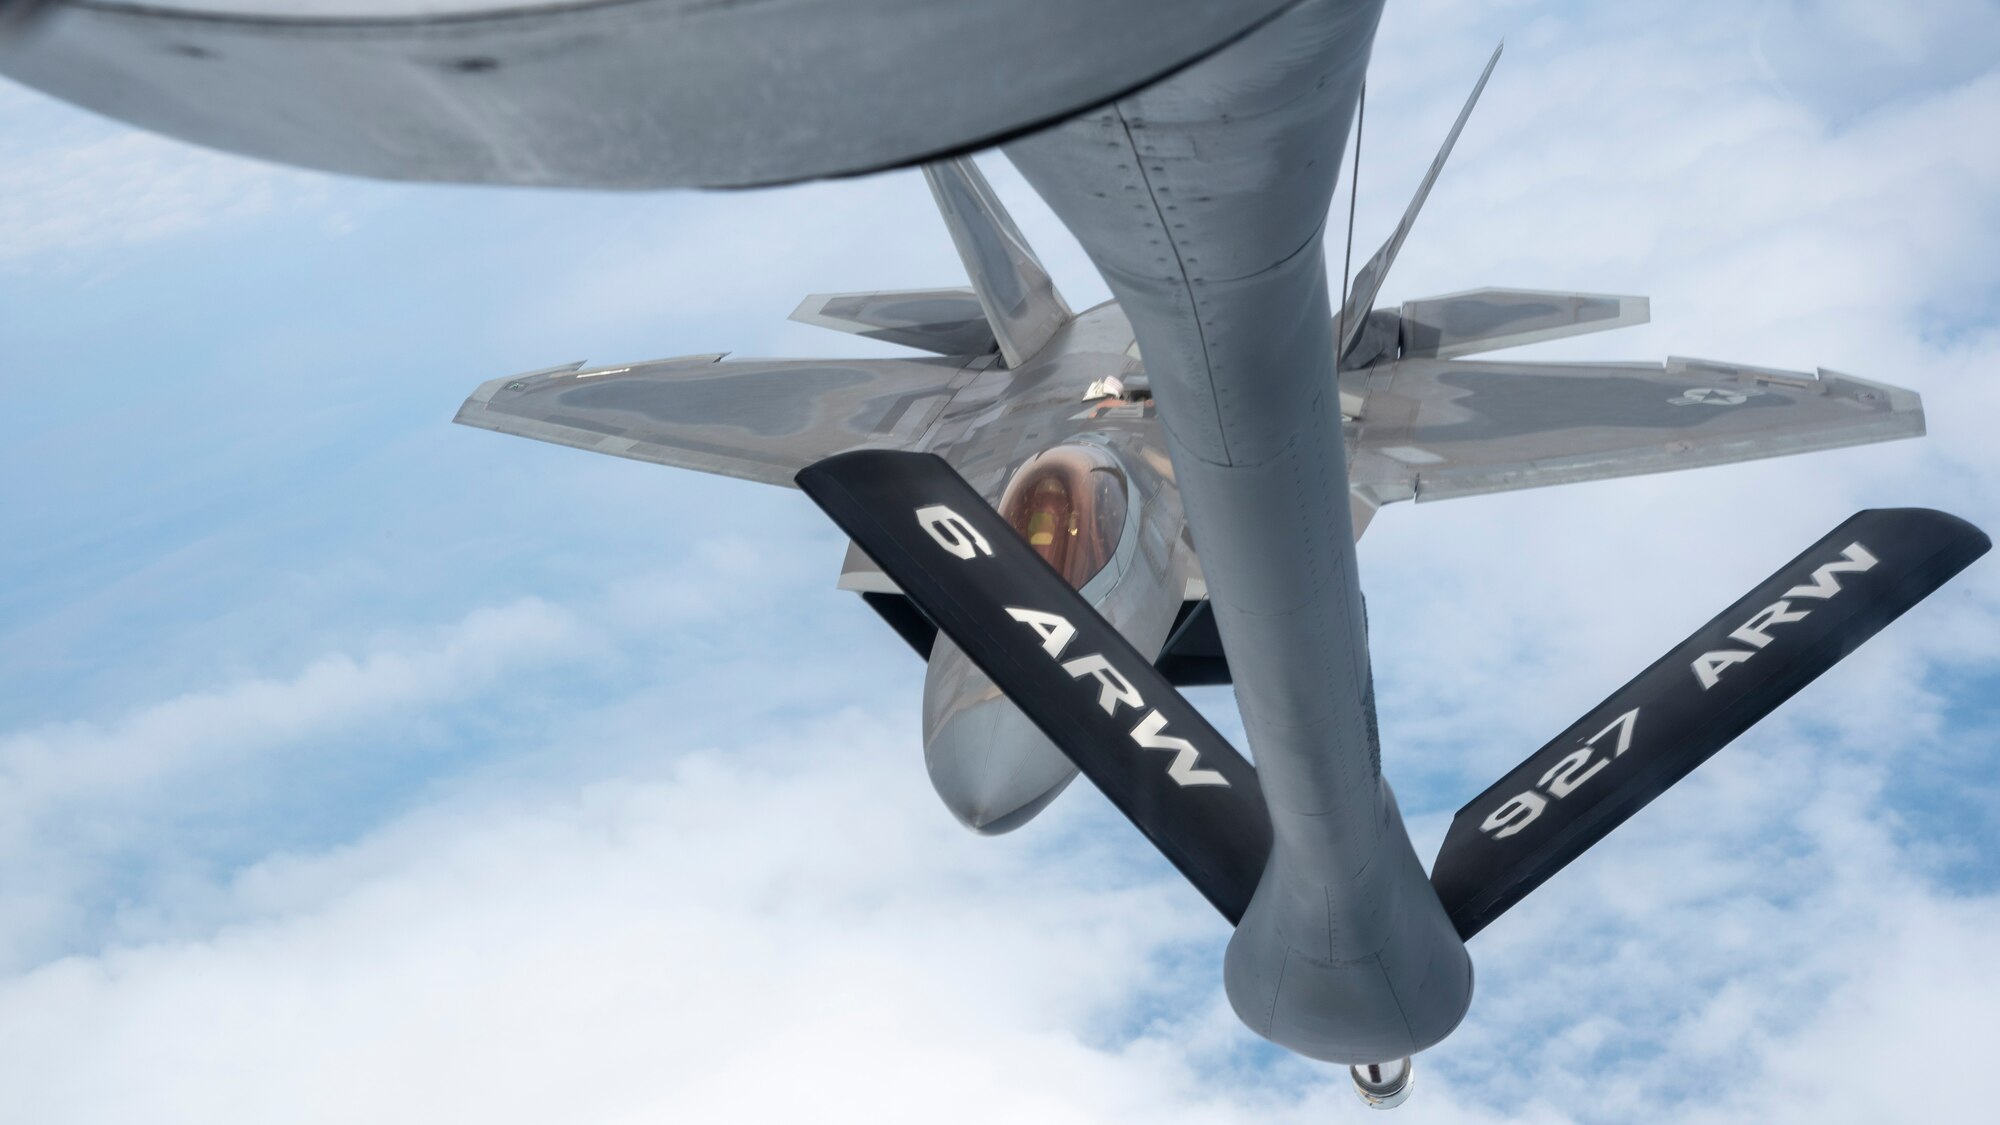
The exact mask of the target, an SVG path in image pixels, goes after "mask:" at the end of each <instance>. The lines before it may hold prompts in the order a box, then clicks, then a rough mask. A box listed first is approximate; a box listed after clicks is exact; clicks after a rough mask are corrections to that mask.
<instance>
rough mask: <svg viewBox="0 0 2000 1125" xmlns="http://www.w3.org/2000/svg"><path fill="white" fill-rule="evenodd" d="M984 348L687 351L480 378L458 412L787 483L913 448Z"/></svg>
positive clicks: (500, 426)
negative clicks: (855, 452)
mask: <svg viewBox="0 0 2000 1125" xmlns="http://www.w3.org/2000/svg"><path fill="white" fill-rule="evenodd" d="M989 362H991V358H990V357H987V356H952V357H947V358H943V359H929V358H914V359H818V360H814V359H744V360H733V361H724V360H723V357H722V355H721V354H714V355H694V356H681V357H679V358H676V359H661V360H654V361H652V362H649V363H634V364H629V365H626V366H622V367H601V368H592V369H583V365H582V364H574V365H570V366H565V367H555V368H549V369H546V370H543V371H535V372H530V373H528V374H525V375H514V376H510V377H507V378H502V379H495V380H493V381H491V382H489V383H485V384H482V385H481V386H480V388H479V389H478V390H476V391H474V392H473V393H472V397H470V398H468V399H466V400H465V405H463V406H461V407H459V410H458V417H457V418H455V419H453V420H454V421H456V422H458V423H460V424H461V425H466V426H477V427H479V428H481V429H487V430H498V431H499V432H501V433H506V434H516V435H518V436H521V437H530V438H535V439H537V440H540V441H548V442H555V443H556V444H558V445H571V446H575V447H576V448H578V449H588V450H592V451H594V452H598V453H609V454H612V455H613V456H617V457H629V458H632V459H633V460H636V461H651V462H653V463H654V464H659V465H672V466H675V467H677V468H683V469H697V470H700V471H702V472H707V473H719V474H721V475H723V476H731V477H741V478H743V479H745V480H754V481H762V482H764V483H766V484H780V485H787V486H790V485H791V484H792V476H793V474H795V473H797V472H798V471H799V470H800V469H803V468H805V467H806V466H807V465H810V464H812V463H813V462H815V461H819V460H821V459H823V458H826V457H830V456H832V455H833V454H836V453H843V452H846V451H848V450H852V449H908V448H911V447H913V446H915V445H916V444H917V442H918V441H919V440H920V439H921V438H922V437H923V435H924V433H925V431H927V430H928V429H929V428H930V424H931V422H932V421H933V420H934V419H936V417H937V414H938V412H939V411H940V410H942V409H943V408H944V404H945V402H946V401H947V400H948V399H949V398H950V397H951V395H952V392H953V391H954V390H955V389H956V387H957V385H958V380H960V379H961V377H968V376H969V374H970V372H971V371H973V370H975V369H977V368H978V367H980V366H983V365H985V364H987V363H989Z"/></svg>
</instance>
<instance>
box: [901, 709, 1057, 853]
mask: <svg viewBox="0 0 2000 1125" xmlns="http://www.w3.org/2000/svg"><path fill="white" fill-rule="evenodd" d="M924 765H925V766H926V767H928V769H929V770H930V775H931V785H932V786H933V787H934V788H936V789H937V793H938V796H939V797H941V798H943V800H944V803H945V807H946V808H948V809H950V810H951V814H952V815H953V816H955V817H957V818H958V820H959V823H961V824H964V825H965V826H966V827H967V828H970V829H972V830H973V831H974V832H978V833H980V834H981V835H985V836H997V835H999V834H1000V833H1002V832H1011V831H1013V830H1014V829H1016V828H1019V827H1020V826H1021V825H1023V824H1026V823H1027V822H1028V821H1030V820H1032V819H1034V816H1035V814H1036V813H1038V812H1041V811H1042V810H1043V809H1044V808H1046V807H1048V804H1049V802H1050V801H1053V800H1055V799H1056V795H1057V794H1058V793H1061V792H1062V791H1063V787H1064V786H1066V785H1068V784H1069V783H1070V779H1071V778H1073V777H1075V776H1076V767H1075V766H1074V765H1072V764H1070V760H1069V759H1068V758H1066V757H1064V756H1063V753H1062V751H1060V750H1057V749H1056V748H1055V746H1054V744H1052V743H1051V742H1049V740H1048V739H1047V738H1045V737H1044V736H1043V735H1042V732H1041V731H1039V730H1037V729H1035V726H1034V724H1033V723H1030V722H1029V721H1028V718H1027V716H1025V715H1023V714H1021V712H1020V710H1019V709H1018V708H1016V707H1015V706H1014V705H1013V704H1012V703H1009V702H1008V701H1007V700H1006V699H1005V698H1003V697H1000V696H998V695H996V696H994V697H993V698H989V699H984V700H980V701H978V702H975V703H971V704H969V705H967V706H962V707H960V708H957V709H955V711H954V713H953V714H952V715H951V716H950V717H949V718H947V719H946V720H945V721H944V722H943V723H941V724H939V725H938V727H937V728H936V729H935V730H934V731H932V732H931V735H930V737H929V738H928V739H926V740H925V742H924Z"/></svg>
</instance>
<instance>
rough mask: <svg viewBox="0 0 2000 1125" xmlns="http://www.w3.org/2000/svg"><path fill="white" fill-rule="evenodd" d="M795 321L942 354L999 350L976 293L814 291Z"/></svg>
mask: <svg viewBox="0 0 2000 1125" xmlns="http://www.w3.org/2000/svg"><path fill="white" fill-rule="evenodd" d="M791 319H793V320H796V321H798V322H799V323H800V324H814V325H818V326H819V327H821V328H831V329H833V330H834V331H836V332H849V333H852V334H854V335H856V336H865V337H867V338H868V339H870V340H880V341H882V342H883V343H885V344H900V345H902V346H903V347H906V348H916V349H918V350H919V351H926V352H936V353H937V354H939V355H984V354H986V353H987V352H992V351H997V350H999V347H1000V345H999V342H998V341H996V340H994V338H993V329H992V327H991V326H990V325H988V324H987V322H986V310H985V308H984V307H983V306H982V305H980V303H979V296H978V294H976V293H974V292H973V291H972V290H971V289H966V288H960V289H906V290H901V291H897V292H887V293H814V294H812V295H811V296H809V297H807V298H806V299H805V300H803V301H800V302H799V307H798V308H796V309H793V310H792V316H791Z"/></svg>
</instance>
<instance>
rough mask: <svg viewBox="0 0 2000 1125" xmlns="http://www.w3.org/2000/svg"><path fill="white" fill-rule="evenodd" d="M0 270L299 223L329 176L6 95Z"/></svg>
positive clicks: (68, 264)
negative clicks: (264, 223) (274, 222)
mask: <svg viewBox="0 0 2000 1125" xmlns="http://www.w3.org/2000/svg"><path fill="white" fill-rule="evenodd" d="M4 89H5V90H6V92H7V95H8V96H7V97H5V98H4V99H0V269H7V270H21V269H26V268H28V267H29V266H31V265H32V266H33V267H35V268H38V269H55V270H64V271H68V270H77V269H81V268H84V266H85V265H86V264H87V263H100V262H101V261H102V259H101V258H99V257H98V255H101V254H104V253H106V252H113V253H115V252H129V251H130V250H131V249H132V248H134V247H137V246H141V245H144V244H148V243H155V242H162V241H166V240H170V239H174V238H181V237H185V236H187V235H190V234H192V233H194V232H196V231H201V230H210V229H218V228H223V229H226V228H229V227H235V226H240V225H242V224H245V223H248V222H250V221H252V220H254V219H258V218H261V217H263V216H266V215H270V214H276V213H284V212H287V211H290V212H292V213H295V214H296V213H300V212H303V211H305V210H308V209H310V208H311V207H312V206H314V205H315V204H317V203H319V202H320V201H321V200H323V199H324V197H325V194H326V187H325V179H324V178H323V177H319V176H314V175H310V174H307V173H302V172H297V171H293V170H290V169H285V168H279V167H276V166H273V165H269V164H262V163H258V162H255V161H251V160H246V159H243V158H241V157H235V156H226V155H223V154H221V153H216V152H211V151H208V150H205V149H199V148H195V147H193V146H191V145H187V144H183V143H181V142H178V141H171V140H167V139H165V138H163V137H156V136H152V135H150V134H146V133H140V132H137V131H134V130H129V129H125V128H123V127H120V126H114V125H111V124H109V123H107V122H102V121H98V120H96V119H92V118H89V117H86V116H85V115H84V114H83V113H82V111H80V110H75V109H71V108H68V107H63V106H59V104H58V103H53V102H50V101H47V100H45V99H42V98H39V97H33V96H28V95H24V94H22V93H20V92H19V91H18V90H17V89H16V88H14V87H12V86H11V85H9V86H6V87H4Z"/></svg>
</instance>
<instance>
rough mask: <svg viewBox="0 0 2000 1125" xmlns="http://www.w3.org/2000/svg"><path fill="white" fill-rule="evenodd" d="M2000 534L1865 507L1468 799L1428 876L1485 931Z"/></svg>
mask: <svg viewBox="0 0 2000 1125" xmlns="http://www.w3.org/2000/svg"><path fill="white" fill-rule="evenodd" d="M1991 546H1992V542H1991V540H1989V539H1988V538H1987V537H1986V535H1985V533H1984V532H1981V531H1980V530H1979V529H1978V528H1976V527H1974V526H1972V525H1971V524H1969V523H1966V522H1965V521H1964V520H1961V519H1959V518H1957V517H1956V516H1950V515H1946V514H1944V513H1943V512H1934V511H1928V510H1926V509H1922V508H1887V509H1876V510H1871V511H1865V512H1861V513H1858V514H1857V515H1855V516H1854V517H1853V518H1852V519H1849V520H1848V521H1847V522H1845V523H1843V524H1841V525H1840V526H1839V527H1837V528H1835V529H1833V531H1832V532H1831V533H1829V534H1828V535H1827V536H1826V538H1824V539H1821V540H1820V541H1819V542H1818V543H1815V544H1814V545H1813V546H1812V547H1811V548H1810V549H1808V550H1807V551H1806V552H1805V553H1804V554H1802V555H1800V556H1799V557H1797V558H1795V559H1793V560H1792V561H1791V562H1789V563H1786V564H1785V565H1784V566H1783V567H1781V568H1779V570H1778V572H1777V573H1776V574H1773V575H1772V576H1771V577H1770V578H1768V579H1766V580H1765V581H1764V582H1763V583H1762V584H1761V585H1759V586H1758V587H1757V588H1756V589H1754V590H1752V591H1750V593H1749V594H1748V595H1746V596H1745V597H1744V598H1743V599H1742V600H1741V601H1738V602H1737V603H1736V604H1735V605H1732V606H1730V607H1729V608H1728V609H1727V610H1725V611H1723V612H1722V613H1721V614H1720V615H1718V616H1717V617H1716V618H1715V619H1714V620H1712V621H1710V622H1709V623H1708V624H1706V625H1704V626H1702V627H1701V628H1700V629H1698V630H1696V631H1695V633H1694V635H1693V636H1690V637H1689V638H1688V639H1687V640H1685V641H1683V642H1682V643H1681V644H1680V646H1679V647H1677V648H1675V649H1674V650H1673V651H1672V652H1670V653H1668V654H1667V655H1666V656H1664V657H1662V658H1660V660H1659V661H1658V662H1657V663H1655V664H1654V665H1653V666H1652V667H1650V668H1648V669H1646V670H1645V671H1644V672H1641V673H1640V674H1639V675H1638V677H1637V678H1635V679H1634V680H1632V682H1631V683H1628V684H1626V685H1625V686H1624V687H1622V688H1619V689H1618V690H1617V691H1615V692H1613V693H1612V694H1611V697H1610V698H1609V699H1606V700H1605V701H1604V702H1603V703H1601V704H1599V705H1598V706H1597V708H1596V709H1595V710H1593V711H1591V712H1590V713H1589V714H1588V715H1585V716H1584V717H1583V718H1582V719H1581V720H1579V721H1578V722H1577V723H1576V724H1575V725H1574V726H1572V727H1570V728H1569V729H1568V730H1566V731H1564V732H1563V733H1562V734H1560V735H1558V736H1557V737H1556V739H1555V740H1554V741H1552V742H1550V743H1549V744H1548V745H1546V746H1544V747H1542V748H1541V749H1540V750H1538V751H1536V752H1535V754H1534V755H1533V756H1532V757H1530V758H1529V759H1528V760H1527V761H1525V762H1522V763H1521V764H1520V765H1519V766H1517V767H1515V768H1514V770H1513V771H1512V772H1510V773H1508V774H1507V776H1505V777H1503V778H1501V779H1500V780H1499V781H1498V782H1496V783H1494V785H1493V786H1492V787H1491V788H1489V789H1487V790H1486V791H1485V792H1484V793H1481V794H1480V795H1479V796H1478V797H1475V798H1474V799H1473V800H1472V801H1471V803H1469V804H1467V805H1466V806H1465V807H1464V808H1463V809H1460V810H1459V812H1458V816H1457V817H1456V818H1455V819H1453V821H1452V823H1451V828H1450V829H1449V830H1448V831H1447V832H1446V834H1445V840H1444V846H1443V847H1442V848H1440V849H1439V850H1438V857H1437V862H1436V864H1434V865H1433V867H1432V870H1431V884H1432V886H1434V887H1435V888H1436V889H1437V892H1438V897H1439V898H1440V899H1442V900H1443V902H1444V906H1445V910H1446V911H1447V913H1449V914H1450V916H1451V920H1452V923H1453V924H1454V925H1455V926H1457V928H1458V932H1459V935H1460V936H1461V937H1466V938H1469V937H1471V936H1472V935H1473V934H1476V933H1478V932H1479V931H1480V930H1481V929H1483V928H1484V927H1485V926H1486V925H1487V924H1488V923H1490V922H1491V921H1493V919H1495V918H1497V917H1499V916H1500V915H1501V914H1502V913H1504V912H1505V911H1506V910H1507V909H1508V908H1509V907H1511V906H1513V905H1514V904H1515V903H1517V902H1519V901H1520V900H1521V899H1522V898H1523V897H1524V896H1526V895H1527V894H1528V893H1529V892H1531V891H1533V890H1534V889H1535V888H1536V887H1539V886H1541V885H1542V883H1543V882H1544V881H1546V880H1547V879H1548V878H1549V877H1550V876H1551V875H1554V874H1555V873H1556V872H1557V871H1560V870H1562V869H1563V867H1565V866H1566V865H1568V864H1569V862H1570V861H1571V860H1573V859H1575V858H1576V857H1577V856H1579V855H1582V854H1583V852H1584V851H1585V850H1586V849H1588V848H1589V847H1590V846H1591V845H1592V844H1595V843H1596V842H1597V841H1599V840H1601V839H1603V838H1604V837H1605V835H1607V834H1608V833H1609V832H1610V831H1611V830H1612V829H1614V828H1616V827H1618V826H1619V825H1620V824H1623V823H1624V822H1625V820H1626V819H1627V818H1628V817H1630V816H1631V815H1632V814H1633V813H1636V812H1638V811H1639V810H1640V809H1641V808H1644V807H1645V806H1646V803H1647V802H1649V801H1651V800H1652V799H1653V798H1655V797H1657V796H1659V795H1660V794H1662V793H1664V792H1666V791H1667V789H1668V788H1669V787H1670V786H1672V785H1673V784H1674V783H1675V782H1676V781H1679V780H1680V779H1681V778H1683V777H1686V776H1687V775H1688V774H1689V773H1690V772H1692V771H1693V770H1694V768H1695V767H1696V766H1699V765H1700V764H1701V763H1702V762H1704V761H1707V760H1708V758H1709V756H1710V755H1712V754H1714V753H1715V752H1716V751H1717V750H1720V749H1722V748H1723V747H1724V746H1726V745H1728V744H1729V742H1730V740H1731V739H1733V738H1735V737H1736V736H1737V735H1739V734H1742V733H1743V732H1744V731H1745V730H1748V729H1749V728H1750V726H1751V725H1752V724H1754V723H1756V722H1757V720H1759V719H1761V718H1763V717H1764V716H1765V715H1768V714H1770V713H1771V711H1772V710H1773V709H1775V708H1776V707H1777V706H1778V705H1779V704H1781V703H1783V702H1784V701H1785V700H1787V699H1789V698H1791V697H1792V695H1793V694H1794V693H1795V692H1797V691H1798V690H1799V689H1800V688H1803V687H1805V686H1806V685H1807V684H1809V683H1811V682H1812V681H1813V680H1814V678H1816V677H1817V676H1819V674H1820V673H1822V672H1824V671H1826V670H1827V669H1828V668H1831V667H1833V666H1834V664H1836V663H1838V662H1839V661H1840V659H1841V658H1842V657H1844V656H1846V655H1847V654H1848V653H1850V652H1853V651H1854V650H1855V649H1856V648H1858V647H1860V645H1861V643H1862V642H1863V641H1866V640H1867V639H1868V638H1869V637H1872V636H1874V635H1875V634H1876V633H1877V632H1880V631H1881V629H1882V627H1883V626H1885V625H1887V624H1888V623H1889V622H1891V621H1894V620H1895V619H1896V618H1897V617H1899V616H1901V615H1902V614H1903V612H1904V611H1906V610H1908V609H1909V608H1910V607H1911V606H1914V605H1916V604H1917V603H1918V602H1920V601H1922V600H1923V599H1924V598H1926V597H1928V596H1929V595H1930V594H1931V593H1932V592H1933V591H1935V590H1937V589H1938V587H1940V586H1942V585H1944V584H1945V583H1946V582H1947V581H1949V580H1950V579H1951V577H1952V576H1953V575H1955V574H1957V573H1958V572H1959V571H1961V570H1964V569H1965V568H1966V567H1967V566H1968V565H1970V564H1971V563H1972V561H1973V560H1974V559H1976V558H1978V557H1979V556H1980V555H1983V554H1985V553H1986V551H1987V550H1988V548H1990V547H1991Z"/></svg>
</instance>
